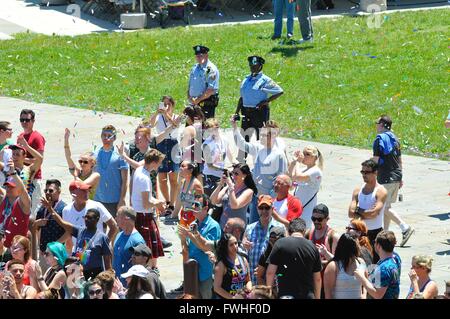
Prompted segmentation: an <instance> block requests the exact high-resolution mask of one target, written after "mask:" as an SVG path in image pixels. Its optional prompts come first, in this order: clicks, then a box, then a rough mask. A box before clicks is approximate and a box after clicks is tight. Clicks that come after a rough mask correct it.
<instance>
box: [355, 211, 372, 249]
mask: <svg viewBox="0 0 450 319" xmlns="http://www.w3.org/2000/svg"><path fill="white" fill-rule="evenodd" d="M350 224H352V225H353V226H354V227H355V229H356V230H357V231H359V232H360V233H361V236H359V238H358V242H359V245H360V246H361V247H366V249H367V250H368V251H369V252H370V254H371V255H372V256H373V247H372V244H371V243H370V240H369V237H367V226H366V223H365V222H364V221H362V220H359V219H352V220H351V221H350Z"/></svg>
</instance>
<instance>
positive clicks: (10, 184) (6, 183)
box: [3, 181, 17, 187]
mask: <svg viewBox="0 0 450 319" xmlns="http://www.w3.org/2000/svg"><path fill="white" fill-rule="evenodd" d="M3 186H9V187H16V186H17V185H16V183H14V182H13V181H6V182H5V183H4V184H3Z"/></svg>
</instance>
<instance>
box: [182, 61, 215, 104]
mask: <svg viewBox="0 0 450 319" xmlns="http://www.w3.org/2000/svg"><path fill="white" fill-rule="evenodd" d="M209 88H211V89H214V94H217V93H218V92H219V70H218V69H217V67H216V66H215V65H214V64H213V63H212V62H211V61H209V60H208V61H207V62H206V63H204V64H199V63H197V64H196V65H195V66H194V67H193V68H192V70H191V73H190V75H189V96H191V97H194V98H197V97H200V96H202V95H203V93H205V92H206V90H207V89H209Z"/></svg>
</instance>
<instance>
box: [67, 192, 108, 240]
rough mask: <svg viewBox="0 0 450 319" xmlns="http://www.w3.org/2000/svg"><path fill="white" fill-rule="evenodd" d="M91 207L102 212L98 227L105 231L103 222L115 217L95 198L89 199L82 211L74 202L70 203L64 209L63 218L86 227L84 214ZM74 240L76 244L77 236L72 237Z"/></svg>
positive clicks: (79, 226)
mask: <svg viewBox="0 0 450 319" xmlns="http://www.w3.org/2000/svg"><path fill="white" fill-rule="evenodd" d="M89 209H97V210H98V211H99V212H100V220H99V221H98V223H97V229H98V230H99V231H101V232H103V223H106V222H107V221H108V220H110V219H111V218H113V217H112V215H111V214H110V213H109V211H108V210H107V209H106V207H105V206H103V204H102V203H99V202H96V201H95V200H91V199H88V201H87V202H86V206H85V207H84V209H83V210H81V211H77V210H76V209H75V207H74V206H73V202H72V203H70V204H68V205H67V206H66V207H64V209H63V212H62V219H64V220H65V221H67V222H69V223H71V224H72V225H74V226H75V227H77V228H82V227H86V224H85V223H84V216H85V215H86V212H87V211H88V210H89ZM72 240H73V242H74V245H75V240H76V238H75V237H72Z"/></svg>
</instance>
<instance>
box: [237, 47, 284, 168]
mask: <svg viewBox="0 0 450 319" xmlns="http://www.w3.org/2000/svg"><path fill="white" fill-rule="evenodd" d="M248 63H249V66H250V72H251V74H250V75H249V76H247V77H246V78H245V79H244V81H242V84H241V97H240V98H239V102H238V106H237V109H236V112H235V113H236V114H235V119H239V118H240V115H239V113H241V114H242V126H241V127H242V129H243V130H244V131H246V130H247V129H249V128H253V129H255V131H256V139H257V140H259V129H260V128H261V127H263V126H264V123H265V122H267V121H268V120H269V119H270V108H269V103H270V102H271V101H273V100H275V99H277V98H278V97H280V96H281V95H282V94H283V89H282V88H281V87H280V86H279V85H278V84H276V83H275V82H274V81H273V80H272V79H271V78H269V77H268V76H267V75H265V74H263V72H262V68H263V65H264V63H265V60H264V59H263V58H262V57H259V56H256V55H255V56H250V57H248ZM252 135H253V132H251V134H245V140H246V141H247V142H249V141H250V138H251V136H252ZM242 155H243V154H240V155H239V156H238V158H239V159H240V160H242V158H243V156H242Z"/></svg>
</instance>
